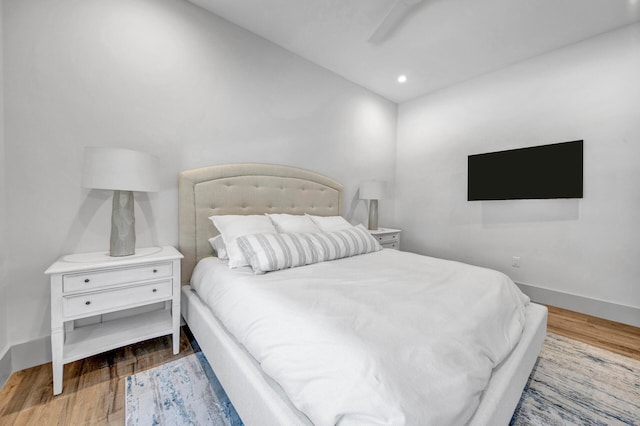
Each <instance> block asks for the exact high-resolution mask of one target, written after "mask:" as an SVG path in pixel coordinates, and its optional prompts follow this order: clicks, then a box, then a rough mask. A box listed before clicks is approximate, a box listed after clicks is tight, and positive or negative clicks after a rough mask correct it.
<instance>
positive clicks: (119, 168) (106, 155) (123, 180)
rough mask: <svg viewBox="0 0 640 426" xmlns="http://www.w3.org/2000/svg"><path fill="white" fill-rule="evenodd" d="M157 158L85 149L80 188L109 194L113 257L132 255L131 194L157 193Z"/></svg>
mask: <svg viewBox="0 0 640 426" xmlns="http://www.w3.org/2000/svg"><path fill="white" fill-rule="evenodd" d="M158 174H159V173H158V157H156V156H154V155H150V154H146V153H144V152H138V151H132V150H130V149H123V148H111V147H85V149H84V166H83V172H82V186H83V187H85V188H93V189H109V190H113V210H112V212H111V244H110V250H109V255H110V256H113V257H119V256H130V255H132V254H135V247H136V229H135V216H134V212H133V210H134V209H133V207H134V206H133V191H141V192H156V191H158Z"/></svg>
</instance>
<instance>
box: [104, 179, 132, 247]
mask: <svg viewBox="0 0 640 426" xmlns="http://www.w3.org/2000/svg"><path fill="white" fill-rule="evenodd" d="M135 252H136V219H135V217H134V214H133V192H132V191H113V211H112V212H111V246H110V252H109V254H110V255H111V256H113V257H119V256H130V255H132V254H134V253H135Z"/></svg>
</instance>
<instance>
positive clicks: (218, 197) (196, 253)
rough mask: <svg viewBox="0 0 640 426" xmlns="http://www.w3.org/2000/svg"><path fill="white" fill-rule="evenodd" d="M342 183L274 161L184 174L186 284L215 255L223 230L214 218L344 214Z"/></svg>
mask: <svg viewBox="0 0 640 426" xmlns="http://www.w3.org/2000/svg"><path fill="white" fill-rule="evenodd" d="M342 192H343V186H342V184H340V183H338V182H336V181H334V180H332V179H330V178H328V177H325V176H322V175H319V174H317V173H314V172H311V171H308V170H303V169H298V168H295V167H287V166H278V165H273V164H226V165H221V166H211V167H203V168H200V169H194V170H187V171H184V172H181V173H180V174H179V175H178V199H179V204H178V206H179V212H178V214H179V227H180V237H179V241H180V242H179V244H180V251H181V252H182V254H183V255H184V259H183V261H182V283H183V284H187V283H189V280H190V279H191V273H192V272H193V268H194V267H195V265H196V263H197V262H198V261H199V260H200V259H202V258H204V257H207V256H213V250H212V249H211V246H210V245H209V238H211V237H214V236H216V235H218V234H219V232H218V230H217V229H216V228H215V227H214V226H213V223H212V222H211V221H210V220H209V216H213V215H224V214H264V213H289V214H304V213H309V214H313V215H317V216H332V215H340V214H342Z"/></svg>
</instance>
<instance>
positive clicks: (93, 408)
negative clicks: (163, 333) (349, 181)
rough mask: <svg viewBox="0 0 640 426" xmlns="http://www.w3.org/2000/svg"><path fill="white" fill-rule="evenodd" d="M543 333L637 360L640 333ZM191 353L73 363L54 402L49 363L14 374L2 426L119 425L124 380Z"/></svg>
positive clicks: (135, 349)
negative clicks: (570, 339)
mask: <svg viewBox="0 0 640 426" xmlns="http://www.w3.org/2000/svg"><path fill="white" fill-rule="evenodd" d="M547 329H548V331H550V332H553V333H556V334H561V335H563V336H566V337H569V338H572V339H575V340H580V341H583V342H585V343H588V344H591V345H594V346H598V347H602V348H604V349H607V350H610V351H613V352H616V353H619V354H622V355H626V356H629V357H632V358H635V359H640V328H636V327H631V326H628V325H625V324H619V323H615V322H612V321H607V320H603V319H599V318H594V317H590V316H588V315H583V314H578V313H576V312H571V311H567V310H565V309H560V308H554V307H549V321H548V327H547ZM191 353H193V348H192V347H191V344H190V343H189V338H188V336H187V335H186V334H185V332H184V331H183V333H182V335H181V341H180V354H179V355H176V356H174V355H173V354H172V353H171V338H170V337H169V336H167V337H161V338H157V339H151V340H148V341H146V342H141V343H138V344H135V345H131V346H128V347H126V348H122V349H116V350H113V351H109V352H106V353H104V354H100V355H96V356H93V357H90V358H87V359H85V360H80V361H76V362H73V363H71V364H68V365H66V366H65V368H64V390H63V393H62V394H60V395H58V396H55V397H54V396H53V394H52V390H53V388H52V375H51V363H48V364H43V365H39V366H37V367H33V368H29V369H27V370H22V371H18V372H15V373H13V374H12V375H11V377H10V378H9V381H8V382H7V384H6V385H5V386H4V388H3V389H2V391H0V425H3V426H4V425H122V424H124V416H125V412H124V398H125V395H124V382H125V378H126V377H127V376H128V375H131V374H134V373H137V372H140V371H143V370H146V369H149V368H152V367H155V366H157V365H160V364H163V363H166V362H169V361H172V360H174V359H177V358H179V357H183V356H186V355H189V354H191Z"/></svg>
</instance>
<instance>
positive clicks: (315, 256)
mask: <svg viewBox="0 0 640 426" xmlns="http://www.w3.org/2000/svg"><path fill="white" fill-rule="evenodd" d="M238 246H239V247H240V249H241V250H242V252H243V253H244V255H245V258H246V259H247V261H248V262H249V265H251V268H253V272H254V273H255V274H256V275H260V274H264V273H265V272H270V271H277V270H281V269H287V268H295V267H297V266H304V265H310V264H312V263H318V262H324V261H327V260H334V259H340V258H343V257H351V256H356V255H359V254H365V253H370V252H374V251H378V250H382V246H381V245H380V244H379V243H378V241H377V240H376V239H375V238H373V237H372V236H371V234H370V233H369V231H367V230H366V229H365V228H364V226H362V225H358V226H351V227H350V228H349V229H343V230H341V231H335V232H319V233H313V234H311V233H304V234H287V233H281V234H254V235H243V236H241V237H238Z"/></svg>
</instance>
